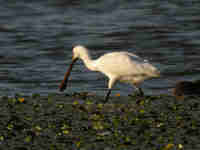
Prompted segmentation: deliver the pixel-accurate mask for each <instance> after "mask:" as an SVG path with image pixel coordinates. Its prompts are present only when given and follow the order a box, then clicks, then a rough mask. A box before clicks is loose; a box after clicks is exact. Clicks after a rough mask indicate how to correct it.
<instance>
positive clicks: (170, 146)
mask: <svg viewBox="0 0 200 150" xmlns="http://www.w3.org/2000/svg"><path fill="white" fill-rule="evenodd" d="M173 147H174V144H171V143H170V144H167V145H166V146H165V148H164V150H170V149H172V148H173Z"/></svg>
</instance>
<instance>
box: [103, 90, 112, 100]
mask: <svg viewBox="0 0 200 150" xmlns="http://www.w3.org/2000/svg"><path fill="white" fill-rule="evenodd" d="M110 93H111V89H108V92H107V94H106V96H105V100H104V103H106V102H107V101H108V99H109V97H110Z"/></svg>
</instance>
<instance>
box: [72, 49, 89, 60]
mask: <svg viewBox="0 0 200 150" xmlns="http://www.w3.org/2000/svg"><path fill="white" fill-rule="evenodd" d="M72 53H73V56H72V61H74V60H77V59H78V58H83V57H84V56H85V55H86V54H88V50H87V48H86V47H84V46H82V45H77V46H75V47H74V48H73V50H72Z"/></svg>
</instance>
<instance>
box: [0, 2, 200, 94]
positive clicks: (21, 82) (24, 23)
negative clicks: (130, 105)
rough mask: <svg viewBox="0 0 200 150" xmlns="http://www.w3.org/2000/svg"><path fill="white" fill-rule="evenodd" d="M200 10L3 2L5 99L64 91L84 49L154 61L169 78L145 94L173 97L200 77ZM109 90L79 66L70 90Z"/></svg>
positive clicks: (127, 89) (198, 6) (192, 5)
mask: <svg viewBox="0 0 200 150" xmlns="http://www.w3.org/2000/svg"><path fill="white" fill-rule="evenodd" d="M199 12H200V1H199V0H190V1H189V0H182V1H179V0H169V1H168V2H167V1H161V0H160V1H153V0H152V1H149V0H140V1H132V0H109V1H107V0H101V1H100V0H96V1H94V0H84V1H81V0H48V1H43V0H42V1H41V0H34V1H25V0H19V1H17V2H16V1H11V0H0V95H7V94H8V95H12V94H14V93H18V92H20V93H24V94H27V95H29V94H32V93H40V94H43V95H46V94H48V93H51V92H58V85H59V83H60V81H61V80H62V79H63V75H64V73H65V71H66V69H67V67H68V65H69V63H70V61H71V56H72V55H71V50H72V46H73V45H76V44H82V45H85V46H87V47H88V48H90V49H91V50H92V55H93V57H94V58H97V57H98V56H100V55H101V54H103V53H105V52H111V51H114V50H121V51H130V52H134V53H136V54H138V55H139V56H141V57H143V58H145V59H149V60H150V61H151V62H152V63H153V64H155V65H156V66H157V67H158V68H159V69H160V70H161V72H162V75H163V76H162V78H161V79H154V80H149V81H146V82H144V84H143V85H142V88H143V89H144V91H145V93H147V94H159V93H170V89H171V88H172V87H173V86H174V83H175V81H179V80H183V79H187V80H195V79H199V78H200V77H199V73H200V17H199ZM106 87H107V79H106V78H105V77H104V76H103V75H102V74H100V73H97V72H90V71H88V70H87V69H86V68H85V67H84V66H83V64H82V62H80V61H79V62H78V63H77V65H76V67H75V68H74V69H73V72H72V76H71V81H70V85H69V88H68V92H75V91H76V92H78V91H90V92H91V91H92V92H96V93H97V94H100V95H103V94H104V92H105V89H106ZM114 89H115V91H114V92H113V94H114V93H116V92H117V93H118V92H119V93H121V94H122V95H127V94H129V93H131V92H132V90H133V89H132V87H131V86H124V84H117V85H116V86H115V88H114ZM65 92H67V91H65Z"/></svg>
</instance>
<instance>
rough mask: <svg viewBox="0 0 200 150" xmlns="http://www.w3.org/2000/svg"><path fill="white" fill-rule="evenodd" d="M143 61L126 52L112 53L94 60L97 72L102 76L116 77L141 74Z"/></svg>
mask: <svg viewBox="0 0 200 150" xmlns="http://www.w3.org/2000/svg"><path fill="white" fill-rule="evenodd" d="M144 63H145V61H144V60H143V59H142V58H140V57H139V56H137V55H135V54H132V53H128V52H112V53H108V54H105V55H103V56H101V57H100V58H99V59H97V60H96V66H97V67H98V70H99V71H101V72H103V73H104V74H106V75H108V74H112V75H114V74H115V75H117V76H122V75H126V74H127V75H131V74H142V73H143V72H144V66H143V64H144Z"/></svg>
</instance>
